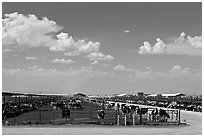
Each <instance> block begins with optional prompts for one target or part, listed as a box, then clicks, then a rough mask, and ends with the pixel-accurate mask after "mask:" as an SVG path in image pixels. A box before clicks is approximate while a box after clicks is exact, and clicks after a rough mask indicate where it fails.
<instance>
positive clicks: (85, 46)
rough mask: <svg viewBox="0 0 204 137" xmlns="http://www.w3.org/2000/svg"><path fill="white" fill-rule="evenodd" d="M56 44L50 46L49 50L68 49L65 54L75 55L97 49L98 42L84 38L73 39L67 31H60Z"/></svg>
mask: <svg viewBox="0 0 204 137" xmlns="http://www.w3.org/2000/svg"><path fill="white" fill-rule="evenodd" d="M56 37H57V44H56V45H53V46H51V47H50V50H51V51H68V52H67V53H65V55H67V56H76V55H79V54H81V53H91V52H97V51H99V46H100V43H99V42H92V41H89V42H86V41H85V40H78V41H75V40H74V39H73V38H72V36H69V35H68V33H63V32H62V33H60V34H58V35H57V36H56Z"/></svg>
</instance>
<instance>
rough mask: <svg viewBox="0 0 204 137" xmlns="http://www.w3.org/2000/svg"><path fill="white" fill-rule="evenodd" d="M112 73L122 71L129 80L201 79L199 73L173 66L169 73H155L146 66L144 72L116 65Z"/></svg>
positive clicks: (200, 73)
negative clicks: (126, 73)
mask: <svg viewBox="0 0 204 137" xmlns="http://www.w3.org/2000/svg"><path fill="white" fill-rule="evenodd" d="M113 70H114V71H123V72H128V73H129V74H128V75H127V76H129V77H131V78H139V79H156V78H163V79H174V78H185V79H186V78H201V76H202V72H201V71H197V70H195V71H193V70H191V69H190V68H188V67H182V66H180V65H175V66H173V67H172V68H171V69H170V70H169V71H167V72H166V73H165V72H157V71H153V70H151V68H150V67H149V66H148V67H146V68H145V69H144V70H140V69H131V68H128V67H126V66H123V65H117V66H115V67H114V68H113Z"/></svg>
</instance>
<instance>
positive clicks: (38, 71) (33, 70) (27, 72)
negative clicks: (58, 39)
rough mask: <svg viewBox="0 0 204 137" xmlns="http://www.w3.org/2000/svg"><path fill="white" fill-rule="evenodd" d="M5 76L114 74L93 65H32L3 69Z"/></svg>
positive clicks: (82, 76)
mask: <svg viewBox="0 0 204 137" xmlns="http://www.w3.org/2000/svg"><path fill="white" fill-rule="evenodd" d="M2 75H3V76H15V77H54V78H56V77H65V78H66V77H67V78H70V77H73V78H74V77H80V78H81V79H90V78H94V77H98V76H99V77H100V76H112V75H113V74H111V73H109V72H106V71H95V70H93V68H92V67H80V68H75V69H74V68H69V69H67V70H64V71H60V70H57V69H55V68H49V69H45V68H41V67H38V66H36V65H35V66H30V67H28V69H19V68H17V69H2Z"/></svg>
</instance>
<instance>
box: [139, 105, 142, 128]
mask: <svg viewBox="0 0 204 137" xmlns="http://www.w3.org/2000/svg"><path fill="white" fill-rule="evenodd" d="M139 109H140V111H139V112H140V113H139V114H140V124H142V112H141V108H139Z"/></svg>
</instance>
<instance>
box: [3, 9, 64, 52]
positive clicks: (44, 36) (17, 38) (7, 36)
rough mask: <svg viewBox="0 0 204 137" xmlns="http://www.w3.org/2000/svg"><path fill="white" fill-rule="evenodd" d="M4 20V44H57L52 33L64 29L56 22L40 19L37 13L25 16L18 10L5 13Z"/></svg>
mask: <svg viewBox="0 0 204 137" xmlns="http://www.w3.org/2000/svg"><path fill="white" fill-rule="evenodd" d="M4 16H5V17H6V18H5V19H3V22H2V31H3V33H2V40H3V45H15V46H18V47H19V48H20V47H28V46H29V47H41V46H45V47H49V46H50V45H53V44H56V40H54V39H53V38H52V37H51V35H49V34H52V33H56V32H58V31H60V30H61V29H62V27H60V26H59V25H57V24H56V22H54V21H51V20H49V19H48V18H46V17H43V18H42V19H41V20H39V19H38V18H37V17H36V16H35V15H32V14H29V15H28V16H25V15H23V14H18V13H17V12H14V13H11V14H5V15H4Z"/></svg>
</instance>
